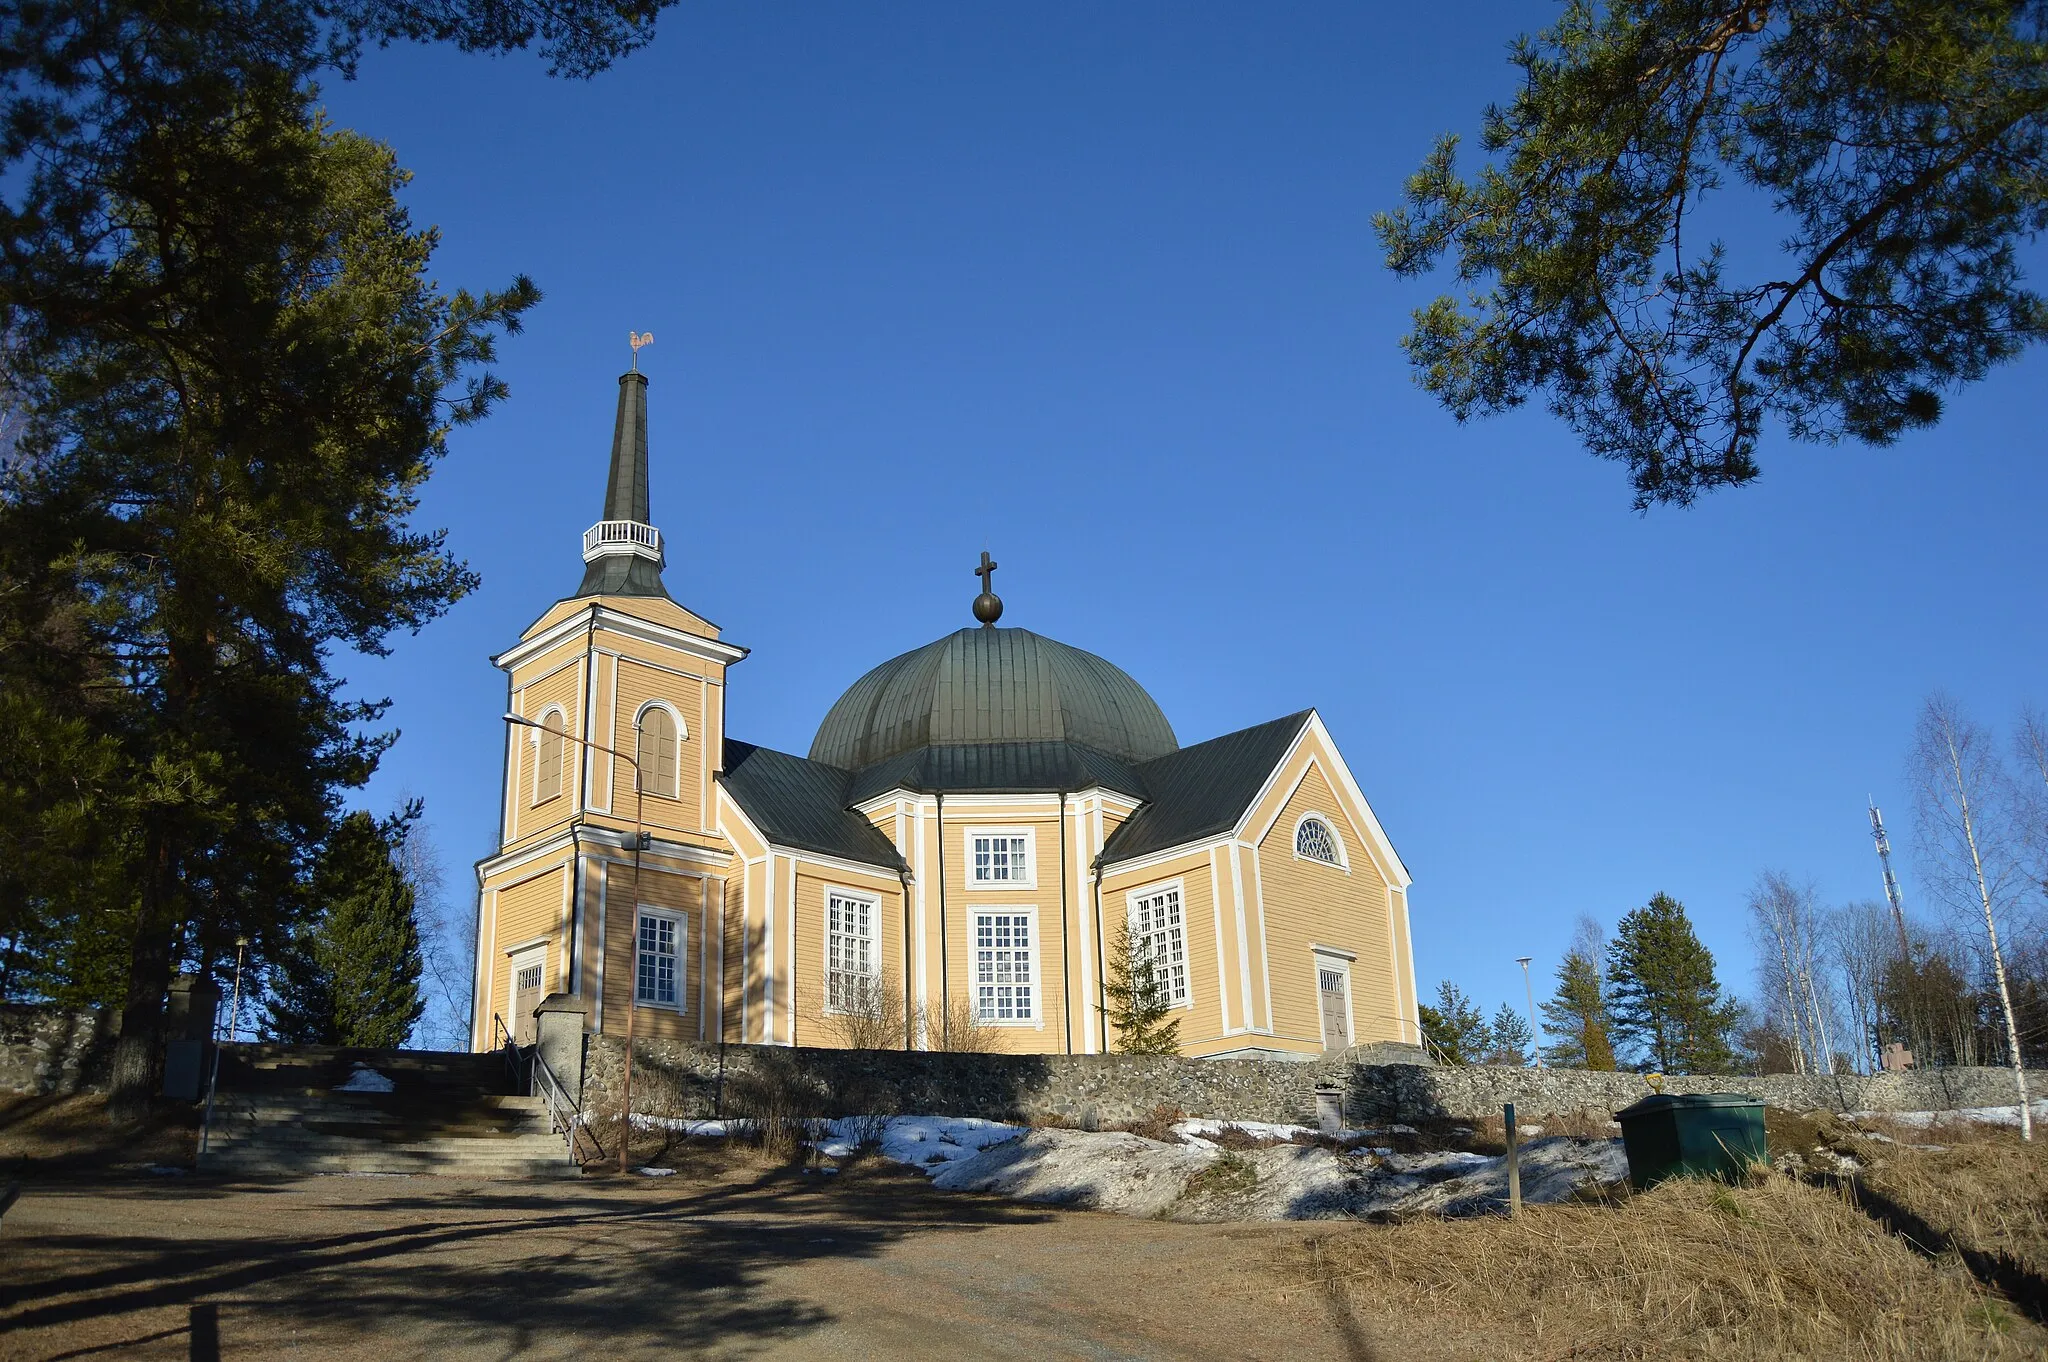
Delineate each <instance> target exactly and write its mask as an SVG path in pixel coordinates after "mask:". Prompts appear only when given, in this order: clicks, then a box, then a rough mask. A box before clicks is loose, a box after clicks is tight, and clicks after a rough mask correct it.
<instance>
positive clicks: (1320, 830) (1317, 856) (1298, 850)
mask: <svg viewBox="0 0 2048 1362" xmlns="http://www.w3.org/2000/svg"><path fill="white" fill-rule="evenodd" d="M1294 854H1295V855H1297V856H1299V857H1301V858H1302V859H1303V860H1305V861H1321V862H1322V863H1323V864H1324V865H1338V866H1341V865H1343V864H1344V858H1343V857H1342V856H1340V855H1339V854H1338V852H1337V836H1336V834H1335V833H1333V832H1331V831H1330V825H1329V824H1328V823H1325V822H1324V821H1323V820H1322V819H1320V818H1304V819H1302V820H1301V826H1300V827H1298V828H1296V829H1295V830H1294Z"/></svg>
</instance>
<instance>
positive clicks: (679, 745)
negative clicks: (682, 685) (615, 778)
mask: <svg viewBox="0 0 2048 1362" xmlns="http://www.w3.org/2000/svg"><path fill="white" fill-rule="evenodd" d="M650 709H658V710H660V711H661V712H662V713H664V714H666V715H668V717H669V719H670V721H671V722H673V723H674V724H675V726H676V788H675V793H674V794H663V793H662V792H661V791H660V790H654V789H649V790H646V791H645V793H647V794H651V795H653V796H654V797H655V798H656V799H681V798H682V797H683V744H684V743H686V742H688V741H689V740H690V726H689V725H688V724H686V723H684V722H683V715H682V711H681V710H678V709H677V708H676V707H675V706H674V705H672V704H670V703H669V702H668V701H666V700H649V701H648V702H647V703H646V704H644V705H642V706H640V708H638V709H636V710H634V711H633V756H634V759H635V760H638V759H639V756H640V725H641V724H643V723H645V722H646V721H647V711H648V710H650Z"/></svg>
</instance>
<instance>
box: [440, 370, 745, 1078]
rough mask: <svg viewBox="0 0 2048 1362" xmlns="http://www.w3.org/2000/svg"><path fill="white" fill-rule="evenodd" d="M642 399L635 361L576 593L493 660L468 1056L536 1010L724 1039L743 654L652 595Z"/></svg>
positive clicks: (655, 545)
mask: <svg viewBox="0 0 2048 1362" xmlns="http://www.w3.org/2000/svg"><path fill="white" fill-rule="evenodd" d="M635 342H636V344H635V349H636V351H637V349H638V346H639V343H641V338H640V337H638V336H637V335H636V337H635ZM647 390H648V379H647V375H645V374H643V373H641V372H640V371H639V367H638V362H637V355H636V361H635V365H634V367H633V368H632V369H631V370H629V371H628V372H626V373H624V374H621V375H620V376H619V398H618V411H617V415H616V416H615V418H614V420H613V424H612V444H611V459H610V465H609V469H608V473H607V477H606V482H605V494H604V509H603V514H602V516H601V517H600V519H599V520H598V521H597V523H596V524H594V525H592V526H591V527H590V528H589V529H587V530H585V531H584V532H583V546H582V551H583V578H582V581H581V583H580V584H579V585H578V587H577V589H576V591H575V594H573V595H571V596H568V597H566V598H564V599H562V600H560V601H557V602H556V603H555V604H554V605H553V606H551V607H550V608H549V609H548V610H547V611H546V612H545V613H544V614H542V615H541V617H540V618H539V619H538V620H536V621H535V622H534V623H533V624H532V625H531V626H530V627H529V628H528V629H527V630H526V631H525V632H524V633H523V634H522V635H521V636H520V639H519V642H518V643H517V644H516V645H515V646H513V647H512V648H510V649H508V650H507V651H505V652H504V653H502V654H500V655H499V656H498V657H496V658H494V659H492V660H493V663H494V665H496V666H497V667H498V668H499V669H500V670H501V671H503V672H504V673H505V677H506V688H507V689H506V709H505V725H504V726H505V731H506V744H505V762H504V783H503V785H502V787H501V788H502V799H503V810H504V812H503V817H502V818H501V820H500V824H499V845H498V850H497V852H496V853H495V854H494V855H492V856H489V857H487V858H485V859H484V860H482V861H480V862H478V864H477V889H478V902H477V972H476V1009H475V1014H474V1016H473V1018H472V1027H471V1041H472V1044H473V1046H474V1047H475V1048H477V1049H486V1048H492V1047H495V1046H496V1045H499V1044H502V1043H503V1040H504V1039H505V1037H506V1036H510V1037H512V1038H514V1039H516V1040H518V1041H519V1042H521V1043H525V1042H527V1041H529V1040H530V1039H531V1038H532V1036H533V1033H534V1027H535V1023H534V1011H535V1009H536V1008H537V1007H538V1006H539V1005H540V1004H541V1002H542V1001H543V1000H548V1002H549V1007H550V1008H551V1009H555V1010H561V1009H569V1010H580V1011H582V1013H583V1015H584V1025H585V1026H586V1028H587V1029H589V1030H593V1031H606V1032H616V1031H622V1030H624V1027H625V1016H624V1014H625V1009H626V1005H627V999H628V994H627V990H628V989H629V988H637V1002H636V1004H635V1006H636V1007H637V1009H638V1012H639V1015H638V1022H639V1027H638V1034H641V1035H645V1036H667V1037H672V1038H674V1039H687V1040H695V1039H701V1038H703V1037H704V1036H706V1035H713V1036H715V1034H716V1033H715V1031H711V1030H708V1029H707V1028H708V1027H714V1026H716V1024H717V1023H716V1020H715V1013H716V1011H717V1006H718V998H717V996H716V994H717V989H716V983H717V974H716V971H717V970H718V968H719V966H718V963H717V959H716V957H717V954H718V944H717V941H716V937H717V935H718V932H719V922H720V919H721V917H722V913H721V909H722V906H723V895H724V884H725V879H726V875H727V866H728V863H729V861H730V859H731V853H730V847H729V845H728V844H727V843H726V841H725V839H724V838H723V837H722V836H721V835H720V833H719V832H718V831H717V820H716V814H715V810H714V804H715V796H714V791H713V782H714V780H715V779H716V777H717V775H718V773H719V771H720V770H721V769H722V766H723V754H724V743H725V673H726V669H727V668H728V667H730V666H731V665H732V664H733V663H735V662H738V661H740V660H741V659H742V658H744V657H745V656H746V650H745V649H743V648H737V647H734V646H733V645H732V644H729V643H726V642H724V641H722V640H721V639H720V637H719V629H718V627H717V626H716V625H714V624H712V623H711V622H710V621H708V620H706V619H704V618H703V617H702V616H700V615H698V614H696V613H694V612H692V611H690V610H688V609H686V608H685V607H683V606H682V605H680V604H678V603H677V602H676V601H675V600H674V599H673V598H672V597H671V596H670V595H669V592H668V588H667V586H666V585H665V584H664V583H663V580H662V573H663V570H664V569H665V568H666V567H667V554H666V543H665V540H664V536H663V534H662V532H661V530H660V529H658V528H656V526H655V523H654V517H653V507H652V502H651V497H650V491H649V480H648V422H647ZM568 476H569V478H570V479H571V481H572V482H573V481H574V480H575V473H574V470H573V468H572V469H571V470H569V471H568ZM636 951H637V954H636ZM707 958H709V959H710V960H711V962H712V963H711V964H710V967H709V970H708V971H707V969H706V960H707ZM636 974H645V975H646V976H647V977H645V978H642V979H638V980H637V981H636V979H635V975H636ZM707 1016H710V1017H712V1020H709V1021H707Z"/></svg>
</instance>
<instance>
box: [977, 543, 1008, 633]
mask: <svg viewBox="0 0 2048 1362" xmlns="http://www.w3.org/2000/svg"><path fill="white" fill-rule="evenodd" d="M974 575H975V576H977V577H979V578H981V594H980V595H979V596H976V597H975V598H974V617H975V618H976V619H978V620H980V621H981V627H982V628H984V629H993V628H995V627H996V621H997V620H999V619H1001V618H1002V617H1003V598H1002V597H1001V596H998V595H996V580H995V579H996V560H995V559H993V558H991V557H989V556H988V550H987V549H983V550H982V551H981V566H980V567H978V568H976V569H975V570H974Z"/></svg>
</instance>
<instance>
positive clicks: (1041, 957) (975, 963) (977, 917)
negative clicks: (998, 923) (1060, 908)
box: [967, 903, 1045, 1031]
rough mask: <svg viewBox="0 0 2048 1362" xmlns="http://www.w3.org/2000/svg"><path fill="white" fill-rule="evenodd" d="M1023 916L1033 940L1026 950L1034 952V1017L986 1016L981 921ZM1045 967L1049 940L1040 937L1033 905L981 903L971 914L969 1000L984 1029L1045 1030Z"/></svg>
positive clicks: (968, 933)
mask: <svg viewBox="0 0 2048 1362" xmlns="http://www.w3.org/2000/svg"><path fill="white" fill-rule="evenodd" d="M994 917H1021V918H1023V919H1024V921H1025V930H1026V931H1028V932H1029V933H1030V941H1029V943H1028V944H1027V945H1026V947H1025V949H1026V950H1028V951H1030V952H1031V969H1030V976H1031V977H1030V979H1029V981H1028V982H1029V984H1030V988H1031V1015H1030V1016H1028V1017H1010V1018H1007V1019H1006V1018H1001V1017H984V1016H982V1015H981V960H980V955H981V922H982V919H983V918H994ZM1044 965H1045V938H1044V937H1042V936H1040V935H1039V934H1038V909H1036V908H1034V907H1032V906H1031V905H1030V904H1014V905H1005V906H1002V907H997V906H995V905H993V904H984V903H977V904H976V905H974V907H972V908H970V909H968V912H967V987H968V989H969V990H970V992H969V993H968V999H969V1001H970V1002H972V1004H973V1006H974V1015H975V1019H976V1021H977V1022H978V1023H979V1024H980V1025H982V1026H1001V1027H1028V1028H1030V1029H1032V1030H1035V1031H1043V1030H1044V1029H1045V984H1044V982H1043V980H1042V978H1041V975H1042V973H1043V968H1044Z"/></svg>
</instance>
